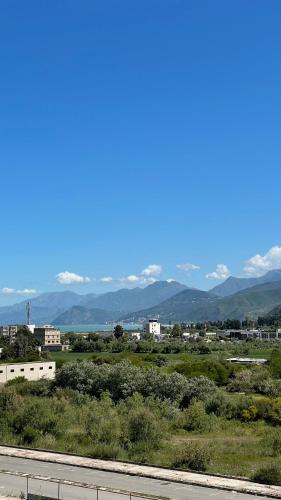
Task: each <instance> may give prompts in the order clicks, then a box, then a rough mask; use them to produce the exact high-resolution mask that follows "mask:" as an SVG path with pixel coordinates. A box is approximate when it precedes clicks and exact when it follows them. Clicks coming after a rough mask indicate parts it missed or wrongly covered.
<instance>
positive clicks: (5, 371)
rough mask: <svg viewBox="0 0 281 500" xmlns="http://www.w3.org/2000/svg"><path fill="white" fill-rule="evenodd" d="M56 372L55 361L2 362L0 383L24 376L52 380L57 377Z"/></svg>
mask: <svg viewBox="0 0 281 500" xmlns="http://www.w3.org/2000/svg"><path fill="white" fill-rule="evenodd" d="M55 372H56V363H55V361H43V362H41V361H33V362H30V363H7V364H0V384H5V383H6V382H8V381H9V380H13V379H14V378H17V377H24V378H26V379H27V380H40V379H42V378H45V379H49V380H52V379H53V378H55Z"/></svg>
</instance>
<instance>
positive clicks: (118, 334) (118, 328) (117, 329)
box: [113, 325, 124, 340]
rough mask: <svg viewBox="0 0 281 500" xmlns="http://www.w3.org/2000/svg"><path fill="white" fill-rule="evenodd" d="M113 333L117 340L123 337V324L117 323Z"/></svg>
mask: <svg viewBox="0 0 281 500" xmlns="http://www.w3.org/2000/svg"><path fill="white" fill-rule="evenodd" d="M113 335H114V337H115V338H116V339H117V340H119V339H121V338H122V337H123V335H124V329H123V327H122V326H121V325H116V326H115V327H114V330H113Z"/></svg>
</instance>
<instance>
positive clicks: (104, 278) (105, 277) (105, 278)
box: [100, 276, 114, 283]
mask: <svg viewBox="0 0 281 500" xmlns="http://www.w3.org/2000/svg"><path fill="white" fill-rule="evenodd" d="M100 281H101V282H102V283H111V282H112V281H114V278H112V276H104V277H103V278H101V279H100Z"/></svg>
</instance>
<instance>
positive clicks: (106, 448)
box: [87, 443, 121, 459]
mask: <svg viewBox="0 0 281 500" xmlns="http://www.w3.org/2000/svg"><path fill="white" fill-rule="evenodd" d="M120 451H121V450H120V448H119V447H118V446H116V445H114V444H105V443H102V444H101V443H99V444H97V445H96V446H94V448H92V449H91V450H90V452H88V453H87V455H89V456H90V457H93V458H105V459H106V458H111V459H116V458H117V457H118V455H119V454H120Z"/></svg>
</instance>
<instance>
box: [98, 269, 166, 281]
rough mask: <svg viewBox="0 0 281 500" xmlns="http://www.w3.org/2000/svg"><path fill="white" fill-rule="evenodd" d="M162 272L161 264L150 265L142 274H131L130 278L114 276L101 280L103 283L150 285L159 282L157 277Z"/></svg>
mask: <svg viewBox="0 0 281 500" xmlns="http://www.w3.org/2000/svg"><path fill="white" fill-rule="evenodd" d="M161 272H162V266H160V264H150V265H149V266H147V267H146V268H145V269H143V270H142V272H141V273H140V274H129V275H128V276H122V277H121V278H113V277H112V276H104V277H103V278H101V279H100V282H101V283H112V282H115V283H116V284H123V285H125V284H129V285H130V284H135V285H149V284H151V283H155V281H157V279H156V276H159V274H161Z"/></svg>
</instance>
